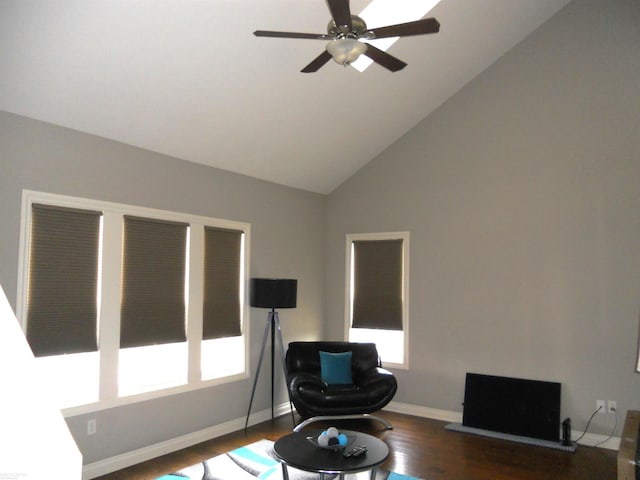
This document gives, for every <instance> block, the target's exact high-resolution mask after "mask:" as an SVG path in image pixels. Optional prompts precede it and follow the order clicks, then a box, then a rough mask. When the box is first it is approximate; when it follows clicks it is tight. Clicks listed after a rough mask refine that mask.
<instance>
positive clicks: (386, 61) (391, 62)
mask: <svg viewBox="0 0 640 480" xmlns="http://www.w3.org/2000/svg"><path fill="white" fill-rule="evenodd" d="M364 55H366V56H367V57H369V58H370V59H371V60H373V61H374V62H376V63H378V64H380V65H382V66H383V67H384V68H386V69H387V70H391V71H392V72H397V71H398V70H402V69H403V68H404V67H406V66H407V64H406V63H404V62H403V61H402V60H400V59H399V58H396V57H394V56H393V55H389V54H388V53H387V52H385V51H383V50H380V49H379V48H377V47H374V46H373V45H371V44H370V43H367V51H366V52H364Z"/></svg>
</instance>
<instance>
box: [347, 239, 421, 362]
mask: <svg viewBox="0 0 640 480" xmlns="http://www.w3.org/2000/svg"><path fill="white" fill-rule="evenodd" d="M410 236H411V235H410V233H409V232H408V231H402V232H374V233H348V234H347V235H346V237H345V242H346V244H345V249H346V250H345V252H346V253H345V282H344V299H345V300H344V339H345V340H348V339H349V330H350V328H351V316H352V315H351V314H352V312H351V308H352V305H351V293H352V292H351V288H352V285H351V273H352V268H351V266H352V262H353V254H352V252H353V248H352V246H353V242H354V241H358V240H402V288H403V292H402V300H403V301H402V332H403V342H404V347H403V350H404V352H403V357H404V358H403V362H402V363H392V362H385V368H390V369H397V370H409V324H410V322H409V305H410V301H409V293H410V288H409V279H410V275H409V265H410V264H411V262H410V258H409V255H410V252H411V248H410V240H409V239H410ZM383 360H384V359H383Z"/></svg>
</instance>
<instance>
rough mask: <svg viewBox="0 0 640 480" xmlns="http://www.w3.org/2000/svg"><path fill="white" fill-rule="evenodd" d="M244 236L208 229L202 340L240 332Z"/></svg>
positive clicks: (223, 230)
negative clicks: (241, 267) (241, 270)
mask: <svg viewBox="0 0 640 480" xmlns="http://www.w3.org/2000/svg"><path fill="white" fill-rule="evenodd" d="M242 235H243V232H241V231H237V230H225V229H219V228H213V227H205V230H204V305H203V312H202V316H203V318H202V323H203V325H202V330H203V331H202V338H203V339H205V340H210V339H212V338H223V337H235V336H238V335H240V334H241V331H240V273H241V272H240V260H241V259H240V255H241V244H242Z"/></svg>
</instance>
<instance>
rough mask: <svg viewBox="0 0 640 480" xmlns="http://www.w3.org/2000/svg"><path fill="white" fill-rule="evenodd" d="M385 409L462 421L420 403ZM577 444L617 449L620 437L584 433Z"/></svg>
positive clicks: (391, 405) (459, 414)
mask: <svg viewBox="0 0 640 480" xmlns="http://www.w3.org/2000/svg"><path fill="white" fill-rule="evenodd" d="M385 409H386V410H389V411H391V412H396V413H404V414H406V415H414V416H416V417H423V418H432V419H434V420H442V421H444V422H454V423H462V412H452V411H450V410H439V409H437V408H430V407H423V406H421V405H410V404H407V403H399V402H391V403H389V404H388V405H387V406H386V407H385ZM580 435H582V432H579V431H576V430H572V431H571V438H574V439H575V438H578V437H580ZM579 445H584V446H588V447H593V446H596V445H597V446H598V447H599V448H606V449H608V450H618V449H619V448H620V437H611V438H609V436H608V435H600V434H597V433H586V434H585V435H584V437H582V438H581V439H580V443H579Z"/></svg>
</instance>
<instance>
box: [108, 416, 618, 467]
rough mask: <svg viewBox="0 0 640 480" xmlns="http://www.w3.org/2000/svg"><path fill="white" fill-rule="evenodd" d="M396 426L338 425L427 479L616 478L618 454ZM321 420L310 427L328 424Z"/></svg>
mask: <svg viewBox="0 0 640 480" xmlns="http://www.w3.org/2000/svg"><path fill="white" fill-rule="evenodd" d="M380 416H382V417H384V418H385V419H387V420H388V421H390V422H391V423H392V424H393V425H394V429H393V430H388V431H384V430H383V429H382V428H381V424H379V423H377V422H373V421H370V420H363V421H357V422H355V421H349V422H344V423H342V424H339V423H338V424H336V423H335V422H333V424H335V425H336V426H337V427H338V428H343V429H349V430H359V431H363V432H367V433H371V434H373V435H376V436H378V437H379V438H382V439H383V440H384V441H385V442H387V444H388V445H389V447H390V450H391V455H390V457H389V459H388V460H387V462H386V463H385V464H384V465H383V466H382V467H383V468H386V469H388V470H392V471H395V472H398V473H403V474H405V475H411V476H417V477H421V478H424V479H426V480H615V479H616V455H617V452H615V451H612V450H605V449H601V448H594V447H584V446H580V447H578V450H577V452H576V453H566V452H562V451H559V450H552V449H547V448H541V447H532V446H527V445H521V444H516V443H512V442H507V441H504V440H497V439H491V438H484V437H478V436H474V435H470V434H465V433H456V432H449V431H447V430H445V428H444V426H445V424H446V422H442V421H438V420H431V419H426V418H420V417H413V416H410V415H402V414H398V413H393V412H385V411H383V412H380ZM324 427H325V425H322V424H319V423H316V424H313V425H312V426H310V427H309V428H324ZM291 429H292V421H291V417H290V416H287V415H285V416H282V417H280V418H277V419H275V420H271V421H267V422H264V423H261V424H258V425H255V426H252V427H250V428H249V429H247V431H246V432H245V431H243V430H241V431H238V432H234V433H230V434H228V435H225V436H223V437H219V438H216V439H213V440H210V441H207V442H204V443H201V444H198V445H195V446H193V447H191V448H187V449H185V450H181V451H179V452H176V453H172V454H169V455H165V456H163V457H159V458H156V459H154V460H151V461H148V462H145V463H142V464H139V465H135V466H133V467H130V468H127V469H125V470H121V471H118V472H114V473H112V474H109V475H105V476H102V477H99V480H142V479H154V478H156V477H158V476H161V475H163V474H165V473H170V472H172V471H175V470H178V469H180V468H183V467H186V466H188V465H192V464H194V463H198V462H200V461H202V460H205V459H207V458H210V457H213V456H215V455H219V454H221V453H225V452H228V451H229V450H233V449H234V448H237V447H240V446H242V445H246V444H248V443H251V442H254V441H257V440H260V439H262V438H267V439H270V440H277V439H278V438H279V437H281V436H282V435H284V434H286V433H289V432H290V431H291Z"/></svg>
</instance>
